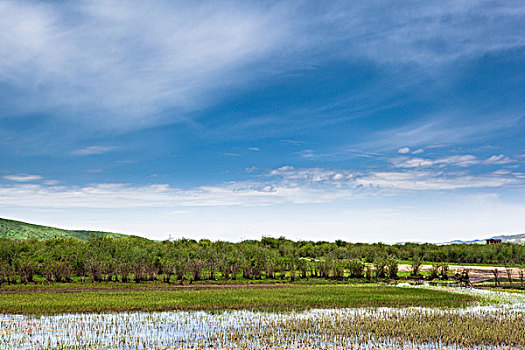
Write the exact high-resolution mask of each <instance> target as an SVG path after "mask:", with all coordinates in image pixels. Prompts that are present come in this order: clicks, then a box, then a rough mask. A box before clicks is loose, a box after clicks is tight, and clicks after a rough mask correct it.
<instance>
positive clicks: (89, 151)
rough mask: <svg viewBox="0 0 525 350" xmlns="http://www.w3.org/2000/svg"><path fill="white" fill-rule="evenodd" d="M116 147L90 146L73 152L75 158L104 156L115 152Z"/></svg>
mask: <svg viewBox="0 0 525 350" xmlns="http://www.w3.org/2000/svg"><path fill="white" fill-rule="evenodd" d="M114 149H115V147H107V146H89V147H85V148H80V149H76V150H74V151H72V152H71V154H73V155H75V156H90V155H95V154H103V153H107V152H110V151H112V150H114Z"/></svg>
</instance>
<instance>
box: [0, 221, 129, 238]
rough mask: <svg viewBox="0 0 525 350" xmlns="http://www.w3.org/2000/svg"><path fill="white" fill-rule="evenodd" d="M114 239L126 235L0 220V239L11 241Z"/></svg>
mask: <svg viewBox="0 0 525 350" xmlns="http://www.w3.org/2000/svg"><path fill="white" fill-rule="evenodd" d="M91 236H95V237H114V238H120V237H125V236H126V235H124V234H120V233H113V232H99V231H84V230H78V231H77V230H63V229H59V228H55V227H49V226H41V225H33V224H28V223H25V222H21V221H16V220H8V219H2V218H0V238H12V239H30V238H33V239H39V240H43V239H52V238H69V237H71V238H76V239H79V240H81V241H87V240H88V238H89V237H91Z"/></svg>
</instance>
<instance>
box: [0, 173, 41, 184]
mask: <svg viewBox="0 0 525 350" xmlns="http://www.w3.org/2000/svg"><path fill="white" fill-rule="evenodd" d="M3 178H4V179H6V180H9V181H14V182H33V181H39V180H42V179H43V177H42V176H40V175H26V174H20V175H5V176H3Z"/></svg>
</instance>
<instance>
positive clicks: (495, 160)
mask: <svg viewBox="0 0 525 350" xmlns="http://www.w3.org/2000/svg"><path fill="white" fill-rule="evenodd" d="M514 162H515V160H514V159H512V158H510V157H507V156H506V155H504V154H499V155H493V156H492V157H490V158H487V159H485V161H484V163H486V164H494V165H502V164H509V163H514Z"/></svg>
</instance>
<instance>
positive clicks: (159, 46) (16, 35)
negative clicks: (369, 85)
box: [0, 1, 525, 129]
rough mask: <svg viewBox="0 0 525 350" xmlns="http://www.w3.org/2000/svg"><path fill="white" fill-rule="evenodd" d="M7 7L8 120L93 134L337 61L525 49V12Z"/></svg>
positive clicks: (353, 6) (488, 7)
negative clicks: (20, 117) (14, 117)
mask: <svg viewBox="0 0 525 350" xmlns="http://www.w3.org/2000/svg"><path fill="white" fill-rule="evenodd" d="M0 6H1V7H0V31H1V32H2V33H3V34H4V35H2V37H1V38H0V49H1V51H2V52H3V53H4V54H3V55H2V57H1V58H0V79H1V80H2V82H3V83H4V84H7V86H9V87H10V89H11V90H12V91H16V92H17V95H16V96H13V95H10V96H9V97H8V98H3V99H2V102H3V105H4V108H3V111H2V112H3V114H9V115H11V114H13V113H18V114H21V113H30V112H33V111H35V110H38V111H42V110H45V111H47V112H49V113H52V114H54V115H55V116H56V117H57V118H66V119H72V120H76V121H78V120H82V121H84V122H85V123H87V124H90V126H92V127H95V128H111V129H112V128H126V129H130V128H140V127H143V126H147V125H151V124H155V123H161V122H166V120H165V119H166V118H168V119H169V121H170V122H173V121H181V120H185V118H187V117H186V116H185V114H186V112H188V111H193V110H196V109H201V108H203V107H205V106H206V103H203V101H207V103H208V104H209V103H213V101H214V100H216V99H217V98H218V97H220V96H221V94H223V92H221V93H217V92H219V91H224V90H225V89H226V90H228V89H235V88H239V87H240V86H242V85H243V84H245V83H247V82H250V81H253V80H257V79H260V78H263V77H264V78H266V77H267V76H268V75H271V74H277V73H279V72H283V71H293V70H296V69H297V68H298V66H304V67H308V66H311V65H314V64H318V63H322V62H323V61H324V60H330V59H333V58H337V59H342V60H355V59H360V60H368V61H372V62H377V63H381V64H385V63H386V64H391V63H397V64H416V65H424V66H432V67H435V66H436V65H438V64H442V63H447V62H451V61H454V60H457V59H460V58H462V57H475V56H481V55H484V54H486V53H488V52H492V51H495V50H502V49H509V48H517V47H523V46H524V45H525V39H524V37H523V35H521V33H522V32H523V29H524V24H523V20H522V18H523V13H524V12H525V6H523V4H520V3H501V2H500V3H495V2H486V1H481V2H476V3H465V2H461V3H458V2H457V1H446V2H444V3H443V2H440V3H439V4H434V3H428V2H421V3H417V4H416V3H412V4H411V5H410V6H408V5H407V6H399V7H395V8H393V7H392V6H389V5H388V4H385V3H384V2H377V3H375V2H359V3H356V2H343V1H341V2H333V3H330V4H325V5H324V6H318V7H316V8H315V11H313V10H312V9H309V8H308V6H305V5H304V4H298V3H293V2H292V3H290V2H289V3H282V2H273V3H272V2H268V3H246V2H238V1H232V2H224V3H220V4H217V3H215V2H202V3H200V4H199V5H198V6H195V5H189V4H187V3H184V2H152V3H151V2H150V3H148V4H147V5H146V4H144V3H142V2H138V1H137V2H135V1H133V2H127V3H126V4H124V3H122V2H117V1H91V2H87V1H78V2H75V3H73V4H69V5H68V6H64V5H63V4H61V3H53V2H35V3H31V2H3V3H2V4H1V5H0ZM384 6H388V11H385V10H384ZM71 18H75V20H74V21H72V20H71ZM305 38H308V40H306V39H305ZM260 62H265V63H266V65H264V67H262V68H258V67H259V65H258V63H260ZM166 111H170V112H171V113H168V116H166V115H163V116H161V114H162V112H166Z"/></svg>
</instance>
